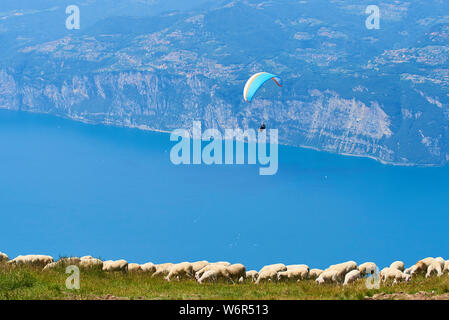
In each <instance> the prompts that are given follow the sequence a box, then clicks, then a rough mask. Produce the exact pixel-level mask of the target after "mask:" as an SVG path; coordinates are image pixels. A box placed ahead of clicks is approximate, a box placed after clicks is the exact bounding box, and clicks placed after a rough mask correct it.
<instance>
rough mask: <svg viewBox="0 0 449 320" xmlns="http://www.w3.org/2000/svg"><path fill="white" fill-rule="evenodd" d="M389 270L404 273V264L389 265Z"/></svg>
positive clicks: (394, 263)
mask: <svg viewBox="0 0 449 320" xmlns="http://www.w3.org/2000/svg"><path fill="white" fill-rule="evenodd" d="M390 269H396V270H399V271H401V272H403V271H404V262H402V261H395V262H393V263H392V264H391V265H390Z"/></svg>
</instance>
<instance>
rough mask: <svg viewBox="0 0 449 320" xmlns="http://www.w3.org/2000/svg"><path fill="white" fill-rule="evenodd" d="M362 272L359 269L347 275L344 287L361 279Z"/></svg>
mask: <svg viewBox="0 0 449 320" xmlns="http://www.w3.org/2000/svg"><path fill="white" fill-rule="evenodd" d="M360 275H361V272H360V271H359V270H357V269H355V270H352V271H349V272H348V273H347V274H346V275H345V281H344V282H343V285H344V286H347V285H348V284H350V283H352V282H355V281H356V280H357V279H359V278H360Z"/></svg>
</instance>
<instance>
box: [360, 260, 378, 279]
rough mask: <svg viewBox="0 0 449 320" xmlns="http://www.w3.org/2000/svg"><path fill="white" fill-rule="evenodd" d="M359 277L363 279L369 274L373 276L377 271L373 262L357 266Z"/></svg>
mask: <svg viewBox="0 0 449 320" xmlns="http://www.w3.org/2000/svg"><path fill="white" fill-rule="evenodd" d="M358 269H359V271H360V276H361V277H364V276H366V275H369V274H374V273H375V272H376V270H377V266H376V264H375V263H374V262H365V263H362V264H361V265H359V268H358Z"/></svg>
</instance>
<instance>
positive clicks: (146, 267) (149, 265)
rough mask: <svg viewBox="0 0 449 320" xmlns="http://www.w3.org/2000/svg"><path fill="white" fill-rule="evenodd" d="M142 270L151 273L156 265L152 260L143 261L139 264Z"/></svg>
mask: <svg viewBox="0 0 449 320" xmlns="http://www.w3.org/2000/svg"><path fill="white" fill-rule="evenodd" d="M140 268H141V269H142V271H143V272H145V273H149V274H153V273H155V272H156V266H155V265H154V264H153V263H152V262H147V263H144V264H142V265H141V266H140Z"/></svg>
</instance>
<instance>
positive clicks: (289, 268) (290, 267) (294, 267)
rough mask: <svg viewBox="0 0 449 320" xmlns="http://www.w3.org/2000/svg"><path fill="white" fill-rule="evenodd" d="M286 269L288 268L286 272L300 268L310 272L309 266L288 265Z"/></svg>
mask: <svg viewBox="0 0 449 320" xmlns="http://www.w3.org/2000/svg"><path fill="white" fill-rule="evenodd" d="M286 268H287V270H286V271H289V270H293V269H298V268H300V269H302V268H305V269H307V271H309V270H310V268H309V266H308V265H306V264H291V265H288V266H287V267H286Z"/></svg>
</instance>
